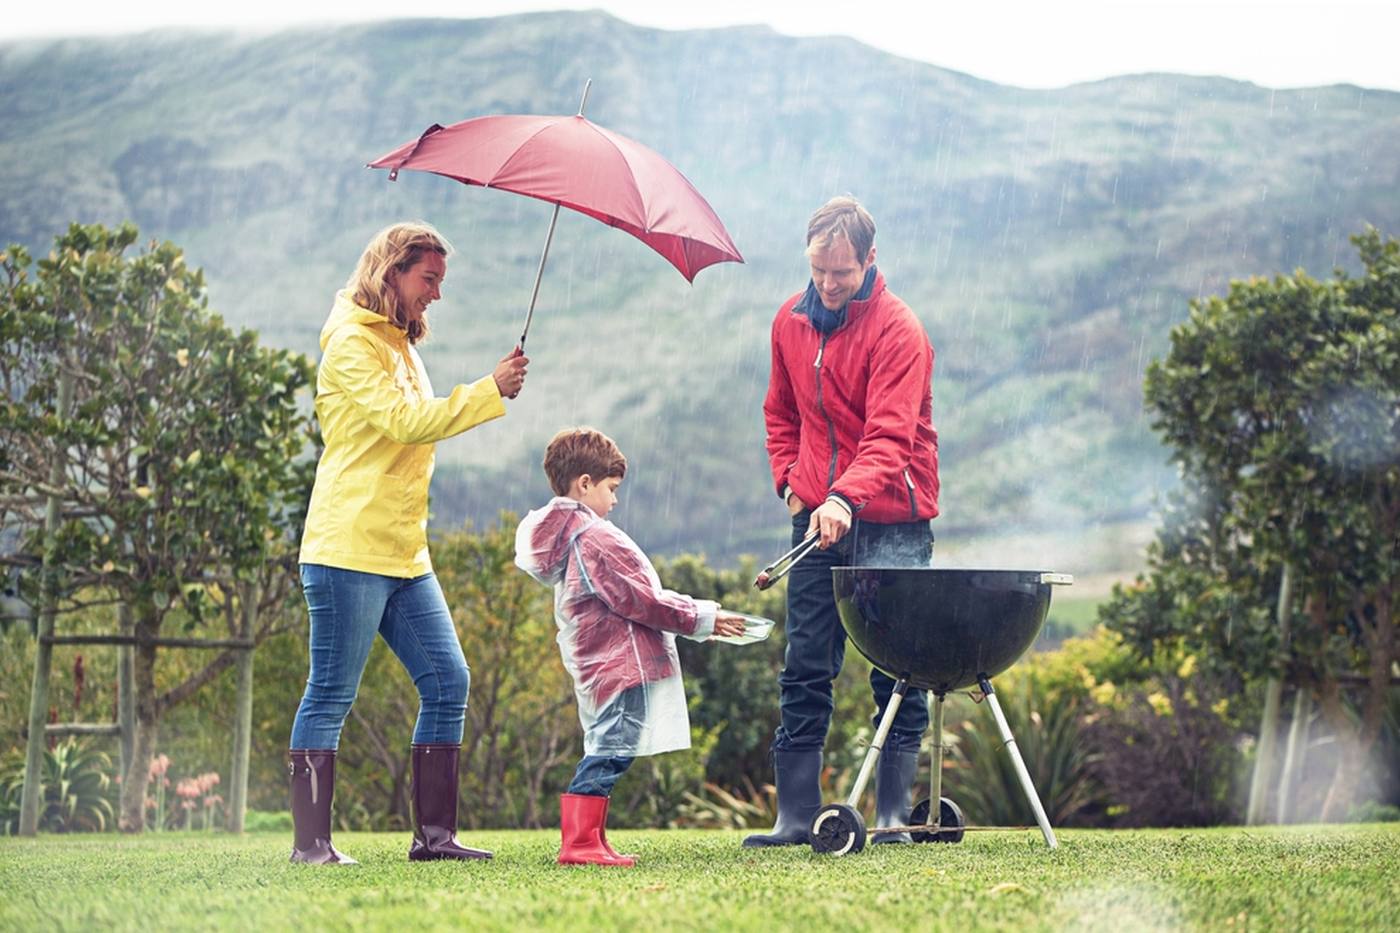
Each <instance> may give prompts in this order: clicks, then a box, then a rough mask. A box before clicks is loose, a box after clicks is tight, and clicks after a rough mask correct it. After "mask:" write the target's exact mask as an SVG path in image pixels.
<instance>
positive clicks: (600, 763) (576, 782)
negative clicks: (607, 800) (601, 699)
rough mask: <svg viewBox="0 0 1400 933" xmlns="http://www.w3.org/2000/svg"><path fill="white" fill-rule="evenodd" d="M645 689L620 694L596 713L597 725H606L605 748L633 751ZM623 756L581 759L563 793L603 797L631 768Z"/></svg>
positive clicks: (639, 733) (596, 756)
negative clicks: (602, 723) (605, 723)
mask: <svg viewBox="0 0 1400 933" xmlns="http://www.w3.org/2000/svg"><path fill="white" fill-rule="evenodd" d="M646 702H647V701H646V688H645V687H632V688H630V689H627V690H624V691H622V692H621V693H619V694H618V695H617V696H615V697H613V699H612V701H611V702H610V703H608V705H607V706H605V707H603V709H602V710H600V711H599V713H598V720H599V722H608V723H610V724H611V725H610V727H609V728H608V729H607V730H606V731H605V738H606V740H607V744H610V745H612V746H613V747H615V748H636V747H637V742H638V741H639V740H640V739H641V737H642V736H641V733H642V730H641V723H642V721H643V720H644V719H646V715H647V712H646ZM632 761H633V759H632V758H631V757H630V756H627V755H584V756H583V759H582V760H581V761H580V762H579V763H578V768H577V769H576V770H575V771H574V779H573V780H572V781H570V782H569V789H568V790H567V791H566V792H565V793H569V794H587V795H588V796H590V797H607V796H608V795H609V794H611V793H612V789H613V785H614V784H616V783H617V780H618V778H620V777H622V775H623V773H624V772H625V771H626V770H627V769H628V768H629V767H631V765H632Z"/></svg>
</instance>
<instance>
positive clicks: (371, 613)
mask: <svg viewBox="0 0 1400 933" xmlns="http://www.w3.org/2000/svg"><path fill="white" fill-rule="evenodd" d="M301 585H302V590H303V591H304V593H305V595H306V607H307V609H308V610H310V613H311V673H310V674H309V675H308V676H307V680H306V693H305V694H304V695H303V696H302V698H301V706H300V707H298V709H297V715H296V720H295V721H294V722H293V724H292V739H291V747H292V748H336V747H338V746H339V744H340V730H341V728H342V727H343V726H344V725H345V717H346V716H347V715H349V713H350V704H351V703H353V702H354V700H355V695H356V693H357V692H358V691H359V687H360V677H361V675H362V674H363V673H364V670H365V661H366V660H367V659H368V658H369V649H370V646H372V645H373V644H374V636H375V634H376V633H378V634H380V635H382V636H384V641H385V642H387V643H388V645H389V648H390V649H392V650H393V652H394V654H395V655H397V656H398V659H399V660H400V661H401V662H403V666H404V667H405V668H407V669H408V673H409V676H410V677H412V678H413V684H414V686H416V687H417V688H418V724H417V726H416V727H415V728H414V730H413V741H414V742H415V743H417V744H424V743H446V744H449V745H457V744H460V743H461V741H462V726H463V722H464V720H465V718H466V709H467V690H468V687H469V686H470V683H471V674H470V672H469V671H468V670H467V660H466V658H465V657H463V655H462V645H461V643H460V642H459V641H458V640H457V630H456V629H455V628H454V627H453V625H452V615H451V613H450V612H449V611H448V608H447V601H446V600H445V599H443V596H442V588H441V587H439V586H438V581H437V577H436V576H435V575H433V574H431V573H429V574H425V575H423V576H421V577H414V578H413V579H403V578H399V577H385V576H380V575H379V574H374V573H361V572H359V571H356V570H342V569H340V568H337V567H326V566H323V565H321V564H302V565H301Z"/></svg>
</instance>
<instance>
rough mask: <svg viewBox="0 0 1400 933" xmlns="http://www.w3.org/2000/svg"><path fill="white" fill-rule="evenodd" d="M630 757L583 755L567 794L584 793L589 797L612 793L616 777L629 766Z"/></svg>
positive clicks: (620, 775) (604, 795)
mask: <svg viewBox="0 0 1400 933" xmlns="http://www.w3.org/2000/svg"><path fill="white" fill-rule="evenodd" d="M631 764H632V759H631V758H625V757H616V758H609V757H606V756H603V755H584V756H583V760H582V761H580V762H579V763H578V770H576V771H575V772H574V779H573V780H572V781H570V782H569V789H568V790H567V791H565V793H568V794H584V795H586V796H589V797H607V796H609V795H610V794H611V793H612V789H613V785H615V784H616V783H617V779H618V778H620V777H622V775H623V773H624V772H625V771H626V770H627V769H628V768H629V767H630V766H631Z"/></svg>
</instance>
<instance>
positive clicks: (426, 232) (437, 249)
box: [345, 220, 452, 343]
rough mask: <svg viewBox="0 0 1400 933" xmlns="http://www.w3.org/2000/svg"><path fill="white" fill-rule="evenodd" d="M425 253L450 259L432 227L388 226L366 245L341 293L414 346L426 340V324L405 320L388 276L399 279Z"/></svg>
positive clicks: (448, 245)
mask: <svg viewBox="0 0 1400 933" xmlns="http://www.w3.org/2000/svg"><path fill="white" fill-rule="evenodd" d="M427 252H433V253H437V254H438V255H439V256H441V257H443V258H444V259H446V258H447V257H448V256H451V255H452V244H451V243H448V242H447V239H446V237H444V236H443V235H442V234H441V233H438V232H437V230H436V229H435V228H434V227H433V225H432V224H429V223H424V222H423V221H421V220H420V221H413V222H411V223H397V224H391V225H390V226H388V227H385V228H384V229H383V230H380V231H379V232H378V233H376V234H375V235H374V238H373V239H371V240H370V241H369V245H368V246H366V247H365V251H364V253H362V254H361V255H360V261H359V263H358V264H357V265H356V266H355V271H354V273H353V274H351V276H350V280H349V281H347V282H346V283H345V290H346V291H347V292H349V294H350V298H351V300H353V301H354V302H355V304H357V305H359V306H360V307H361V308H364V309H366V310H368V311H373V312H375V313H377V314H382V315H384V316H385V317H386V318H388V319H389V320H390V321H391V322H392V323H393V324H394V325H395V326H396V327H400V328H402V329H403V330H405V331H407V332H408V342H409V343H417V342H418V341H420V340H422V339H423V338H424V337H426V336H428V322H427V321H424V320H422V319H421V318H420V319H419V320H417V321H409V320H407V318H406V316H405V315H404V313H403V309H402V308H400V307H399V296H398V292H396V291H395V290H394V286H393V285H391V284H389V273H390V272H396V273H397V274H399V275H402V274H403V273H405V272H407V271H408V270H409V269H411V268H413V265H414V264H415V263H417V262H418V260H420V259H422V258H423V254H424V253H427Z"/></svg>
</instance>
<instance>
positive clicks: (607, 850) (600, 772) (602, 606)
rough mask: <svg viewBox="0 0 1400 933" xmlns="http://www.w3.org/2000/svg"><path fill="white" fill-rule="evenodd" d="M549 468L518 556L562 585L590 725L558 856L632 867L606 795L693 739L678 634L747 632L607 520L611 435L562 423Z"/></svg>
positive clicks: (583, 713)
mask: <svg viewBox="0 0 1400 933" xmlns="http://www.w3.org/2000/svg"><path fill="white" fill-rule="evenodd" d="M544 471H545V474H546V475H547V476H548V477H549V485H550V486H551V488H553V490H554V492H555V493H556V495H555V497H554V498H553V499H551V500H550V501H549V503H548V504H547V505H545V506H544V507H543V508H539V509H535V510H534V511H532V512H530V514H528V515H526V516H525V518H524V519H523V520H522V521H521V522H520V527H519V529H518V530H517V531H516V535H515V563H516V566H518V567H519V568H520V569H521V570H524V571H525V572H526V573H528V574H530V576H532V577H534V578H535V579H536V580H539V581H540V582H541V583H548V584H552V585H553V586H554V621H555V622H556V623H557V624H558V626H559V634H558V636H556V640H557V641H558V642H559V652H560V654H561V655H563V658H564V667H565V668H567V669H568V671H569V674H570V675H571V676H572V677H573V679H574V695H575V697H577V699H578V718H579V723H580V724H581V725H582V726H583V760H582V761H580V762H579V764H578V769H577V770H576V771H575V772H574V779H573V781H572V782H571V783H570V784H569V789H568V791H567V792H566V793H564V794H563V795H562V796H561V797H560V798H559V822H560V828H561V831H562V836H563V843H562V845H561V847H560V849H559V864H561V865H619V866H623V867H629V868H630V867H631V866H632V865H634V864H635V862H636V860H635V858H634V857H633V856H628V855H618V854H617V852H615V851H614V850H613V848H612V846H610V845H608V838H607V818H608V795H609V794H610V793H611V792H612V789H613V785H614V784H616V783H617V780H618V778H620V777H622V774H623V772H624V771H626V770H627V768H628V766H629V765H631V764H632V759H634V758H636V757H637V756H639V755H659V754H660V753H662V752H669V751H675V750H677V749H682V748H689V747H690V717H689V716H688V715H687V713H686V703H685V688H684V686H683V685H682V683H681V666H680V658H679V656H678V655H677V654H676V635H683V636H685V637H686V638H690V639H694V640H695V641H705V640H706V639H708V638H710V637H711V636H712V635H739V634H742V632H743V630H744V621H743V619H742V618H740V617H738V616H734V615H729V614H726V613H721V612H719V604H718V603H714V602H711V601H709V600H704V599H692V598H690V597H689V596H684V595H682V594H680V593H676V592H673V591H671V590H667V589H663V588H662V586H661V581H660V580H659V579H658V578H657V575H656V570H655V569H654V568H653V567H652V565H651V561H649V560H648V559H647V557H646V555H645V554H643V553H642V550H641V548H639V547H637V545H636V543H635V542H634V541H633V540H632V539H631V538H629V537H628V536H627V535H626V534H624V533H623V532H622V531H620V530H619V529H618V528H617V527H615V526H614V525H613V524H612V523H611V522H609V521H606V519H607V515H608V512H610V511H612V507H613V506H614V505H616V504H617V487H618V486H619V485H620V484H621V483H622V480H623V477H624V476H626V475H627V458H626V457H624V456H623V455H622V451H621V450H619V449H618V447H617V445H616V444H615V443H613V441H612V439H611V438H609V437H608V436H607V435H605V434H603V433H601V432H599V431H595V430H593V429H592V428H573V429H570V430H566V431H560V432H559V433H558V434H556V435H555V436H554V439H553V440H551V441H550V442H549V447H548V448H546V450H545V454H544Z"/></svg>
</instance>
